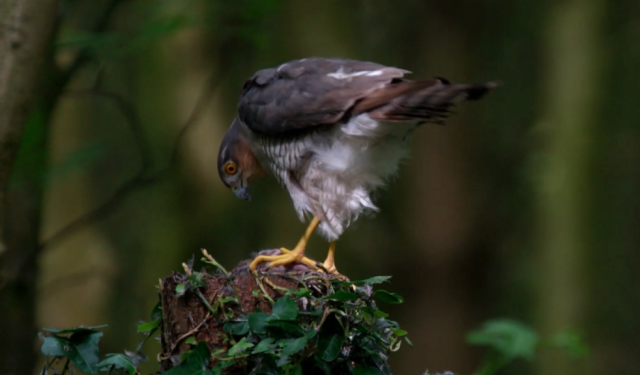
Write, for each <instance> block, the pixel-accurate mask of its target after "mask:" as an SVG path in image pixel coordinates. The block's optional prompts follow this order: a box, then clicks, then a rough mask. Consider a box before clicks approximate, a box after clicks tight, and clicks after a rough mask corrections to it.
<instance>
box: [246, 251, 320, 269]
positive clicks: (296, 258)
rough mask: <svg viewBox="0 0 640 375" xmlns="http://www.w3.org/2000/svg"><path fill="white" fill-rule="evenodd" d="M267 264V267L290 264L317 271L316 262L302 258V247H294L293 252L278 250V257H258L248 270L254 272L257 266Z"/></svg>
mask: <svg viewBox="0 0 640 375" xmlns="http://www.w3.org/2000/svg"><path fill="white" fill-rule="evenodd" d="M264 262H269V267H270V268H274V267H278V266H288V265H292V264H303V265H305V266H306V267H307V268H309V269H312V270H318V266H317V262H316V261H314V260H311V259H309V258H307V257H305V256H304V247H296V248H295V249H293V250H288V249H285V248H284V247H283V248H280V254H279V255H259V256H257V257H256V258H255V259H254V260H253V261H252V262H251V265H249V269H251V270H252V271H255V270H256V269H257V267H258V264H260V263H264Z"/></svg>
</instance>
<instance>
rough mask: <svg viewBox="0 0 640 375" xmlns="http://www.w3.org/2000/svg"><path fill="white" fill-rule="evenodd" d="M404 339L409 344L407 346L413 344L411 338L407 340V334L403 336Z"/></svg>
mask: <svg viewBox="0 0 640 375" xmlns="http://www.w3.org/2000/svg"><path fill="white" fill-rule="evenodd" d="M403 339H404V341H406V342H407V344H409V346H413V343H412V342H411V340H409V338H408V337H407V336H404V337H403Z"/></svg>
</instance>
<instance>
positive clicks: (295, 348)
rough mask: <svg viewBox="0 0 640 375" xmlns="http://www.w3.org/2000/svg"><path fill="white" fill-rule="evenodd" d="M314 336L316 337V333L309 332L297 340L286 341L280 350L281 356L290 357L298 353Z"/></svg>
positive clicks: (313, 331)
mask: <svg viewBox="0 0 640 375" xmlns="http://www.w3.org/2000/svg"><path fill="white" fill-rule="evenodd" d="M315 335H316V331H315V330H311V331H309V332H308V333H307V334H306V335H304V336H302V337H299V338H297V339H288V340H286V341H285V344H284V347H283V348H282V354H283V355H287V356H290V355H293V354H296V353H298V352H300V351H301V350H302V349H304V347H305V346H306V345H307V342H308V341H309V340H310V339H311V338H312V337H313V336H315Z"/></svg>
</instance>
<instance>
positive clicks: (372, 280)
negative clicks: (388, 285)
mask: <svg viewBox="0 0 640 375" xmlns="http://www.w3.org/2000/svg"><path fill="white" fill-rule="evenodd" d="M390 278H391V276H374V277H370V278H368V279H364V280H358V281H350V282H346V283H347V284H355V285H362V284H382V283H384V282H386V281H388V280H389V279H390Z"/></svg>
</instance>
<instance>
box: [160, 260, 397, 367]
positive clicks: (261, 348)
mask: <svg viewBox="0 0 640 375" xmlns="http://www.w3.org/2000/svg"><path fill="white" fill-rule="evenodd" d="M207 255H208V254H207ZM209 259H210V261H211V263H214V264H216V265H217V263H215V261H214V260H213V259H212V258H210V257H209ZM203 260H205V261H206V259H205V258H203ZM250 261H251V260H245V261H243V262H241V263H240V264H238V265H237V266H236V267H235V268H234V269H233V270H232V271H231V272H228V273H227V272H226V271H224V270H223V269H222V270H218V272H216V273H206V272H195V271H191V270H190V269H187V270H186V271H187V272H186V273H184V274H182V273H175V272H174V274H172V275H171V276H168V277H166V278H164V279H162V280H161V282H160V302H161V308H162V324H161V326H160V328H161V348H162V352H161V353H160V354H159V355H158V361H159V362H160V365H161V369H162V370H164V371H166V370H168V369H172V368H174V367H176V366H183V367H184V366H192V367H193V368H196V369H198V368H200V367H201V366H204V367H206V368H213V369H215V370H216V371H219V373H249V372H251V371H253V370H256V373H276V374H277V373H283V374H285V373H286V374H289V373H291V374H295V373H304V374H315V373H318V374H322V373H331V374H347V373H351V371H353V370H354V369H356V368H358V367H360V368H363V369H370V370H375V372H372V373H380V374H390V371H389V369H388V365H387V358H388V355H389V353H390V352H391V351H394V350H397V348H398V347H399V343H400V337H401V336H403V335H404V334H406V332H404V331H402V330H400V329H399V327H398V324H397V323H395V322H393V321H390V320H387V319H386V316H387V315H386V314H385V313H383V312H381V311H380V310H378V308H377V307H376V304H375V302H374V299H373V297H374V296H377V297H380V296H384V298H382V299H383V300H384V299H386V300H387V301H391V302H401V298H400V297H399V296H396V295H394V294H393V293H389V292H385V291H376V292H373V288H372V285H371V284H373V283H377V282H381V281H384V280H386V279H387V278H383V277H380V278H372V279H370V281H372V282H368V281H366V280H365V281H362V282H354V283H352V282H350V281H348V280H347V279H346V277H344V276H342V275H329V274H326V273H324V272H315V271H311V270H309V269H304V268H300V267H299V266H296V267H294V269H287V270H283V269H280V270H274V271H270V272H265V271H264V267H263V270H262V271H261V270H258V273H257V274H253V273H252V272H250V270H249V268H248V266H249V264H250ZM379 292H380V293H381V294H380V293H379ZM376 293H377V294H376ZM407 341H408V340H407ZM205 344H206V345H205ZM196 351H200V354H199V355H201V357H202V358H201V359H197V358H199V357H198V356H197V355H195V354H193V353H194V352H196ZM185 353H186V354H187V356H185ZM196 357H197V358H196ZM194 358H195V359H194ZM196 361H200V362H198V363H195V362H196ZM189 362H191V363H189ZM190 368H191V367H190ZM245 371H246V372H245ZM214 373H216V372H214Z"/></svg>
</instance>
